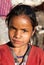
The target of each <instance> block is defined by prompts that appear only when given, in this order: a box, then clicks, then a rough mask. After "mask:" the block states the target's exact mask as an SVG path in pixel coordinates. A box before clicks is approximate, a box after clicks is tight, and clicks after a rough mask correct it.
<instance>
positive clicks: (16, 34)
mask: <svg viewBox="0 0 44 65" xmlns="http://www.w3.org/2000/svg"><path fill="white" fill-rule="evenodd" d="M20 37H21V32H20V31H19V30H18V31H16V33H15V38H20Z"/></svg>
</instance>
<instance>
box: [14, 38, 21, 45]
mask: <svg viewBox="0 0 44 65" xmlns="http://www.w3.org/2000/svg"><path fill="white" fill-rule="evenodd" d="M13 42H15V43H18V44H20V43H21V41H19V40H14V39H13Z"/></svg>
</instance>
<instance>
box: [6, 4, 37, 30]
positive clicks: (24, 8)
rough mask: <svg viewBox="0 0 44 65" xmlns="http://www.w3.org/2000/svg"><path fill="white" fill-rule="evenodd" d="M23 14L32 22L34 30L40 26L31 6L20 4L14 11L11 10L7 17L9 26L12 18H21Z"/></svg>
mask: <svg viewBox="0 0 44 65" xmlns="http://www.w3.org/2000/svg"><path fill="white" fill-rule="evenodd" d="M21 14H24V15H27V16H28V17H29V18H30V19H31V20H32V21H31V23H32V26H33V29H34V27H35V26H37V25H38V22H37V21H36V15H35V12H34V10H33V8H32V7H31V6H29V5H24V4H19V5H17V6H15V7H14V8H13V9H11V11H10V13H9V14H8V15H7V17H6V21H7V23H8V26H9V23H10V20H11V18H12V17H14V16H19V15H21Z"/></svg>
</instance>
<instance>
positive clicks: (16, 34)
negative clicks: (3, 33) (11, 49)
mask: <svg viewBox="0 0 44 65" xmlns="http://www.w3.org/2000/svg"><path fill="white" fill-rule="evenodd" d="M8 32H9V38H10V41H11V42H12V44H13V45H14V46H15V47H21V46H23V45H27V44H28V42H29V40H30V38H31V36H32V32H33V27H32V25H31V19H30V18H28V17H27V16H26V15H19V16H15V17H13V18H12V19H11V20H10V23H9V31H8Z"/></svg>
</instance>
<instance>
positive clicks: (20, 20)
mask: <svg viewBox="0 0 44 65" xmlns="http://www.w3.org/2000/svg"><path fill="white" fill-rule="evenodd" d="M9 25H12V26H15V27H23V28H25V27H26V28H29V27H32V25H31V19H30V18H29V17H28V16H26V15H19V16H14V17H13V18H12V19H11V20H10V24H9Z"/></svg>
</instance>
